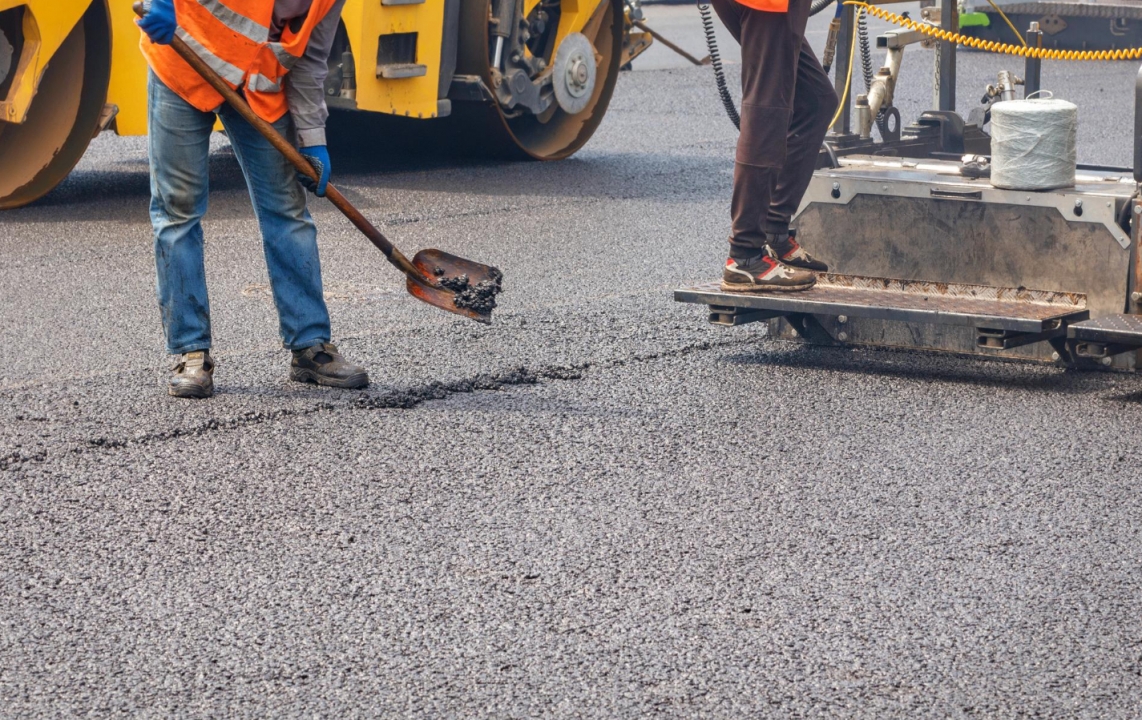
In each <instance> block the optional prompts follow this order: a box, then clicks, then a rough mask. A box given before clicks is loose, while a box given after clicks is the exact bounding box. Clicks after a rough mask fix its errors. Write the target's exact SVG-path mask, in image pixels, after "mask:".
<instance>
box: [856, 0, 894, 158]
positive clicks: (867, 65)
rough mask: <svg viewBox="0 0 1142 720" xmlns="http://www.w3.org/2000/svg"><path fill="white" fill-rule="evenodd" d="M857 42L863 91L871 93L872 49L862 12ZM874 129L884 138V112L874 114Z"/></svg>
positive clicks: (862, 12) (859, 17)
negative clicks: (862, 77)
mask: <svg viewBox="0 0 1142 720" xmlns="http://www.w3.org/2000/svg"><path fill="white" fill-rule="evenodd" d="M857 42H858V44H859V45H860V68H861V74H862V75H864V91H865V92H866V93H867V92H871V91H872V78H873V73H872V47H871V46H870V44H869V41H868V18H867V15H866V14H865V13H864V11H863V10H862V11H860V12H858V13H857ZM876 127H877V129H878V130H880V137H882V138H883V137H885V136H886V134H887V130H888V120H887V119H886V118H885V117H884V110H883V109H881V110H879V111H877V113H876Z"/></svg>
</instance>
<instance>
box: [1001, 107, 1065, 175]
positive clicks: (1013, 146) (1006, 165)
mask: <svg viewBox="0 0 1142 720" xmlns="http://www.w3.org/2000/svg"><path fill="white" fill-rule="evenodd" d="M1078 124H1079V109H1078V107H1077V106H1076V105H1075V104H1074V103H1069V102H1067V101H1066V100H1056V99H1055V98H1030V99H1025V100H1007V101H1006V102H999V103H996V104H995V105H993V106H992V107H991V184H992V185H994V186H995V187H998V188H1006V189H1009V190H1052V189H1054V188H1062V187H1071V186H1073V185H1074V184H1075V137H1076V135H1077V134H1078Z"/></svg>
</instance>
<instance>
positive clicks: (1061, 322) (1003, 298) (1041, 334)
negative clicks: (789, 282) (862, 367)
mask: <svg viewBox="0 0 1142 720" xmlns="http://www.w3.org/2000/svg"><path fill="white" fill-rule="evenodd" d="M674 299H675V300H676V301H678V302H688V303H698V304H703V305H708V306H710V322H712V323H715V324H719V325H742V324H745V323H748V322H756V321H759V320H768V319H772V318H777V317H784V318H787V319H790V318H793V319H794V320H795V322H791V323H790V324H791V325H792V326H793V327H794V328H795V329H797V331H798V332H799V333H801V334H802V335H805V336H806V337H807V338H809V339H812V340H820V339H822V338H821V334H820V333H821V331H822V330H823V328H821V327H820V325H819V323H815V322H812V318H813V316H830V317H842V316H844V317H852V318H870V319H877V320H890V321H899V322H906V323H922V324H940V325H959V326H967V327H973V328H976V330H977V344H978V346H979V347H980V348H986V349H1008V348H1013V347H1019V346H1020V345H1025V344H1029V343H1033V342H1039V341H1041V340H1051V339H1054V338H1063V337H1065V335H1066V331H1067V325H1068V324H1070V323H1072V322H1079V321H1082V320H1085V319H1087V318H1088V317H1089V316H1090V315H1089V311H1088V310H1087V307H1086V297H1085V296H1084V295H1081V294H1077V293H1064V292H1051V291H1043V290H1028V289H1026V288H996V287H990V286H986V285H961V284H951V283H934V282H921V281H913V280H894V279H889V278H869V277H860V276H854V275H835V274H826V275H822V276H821V277H820V278H819V280H818V283H817V285H816V286H815V287H813V288H811V289H809V290H805V291H801V292H777V293H757V294H750V293H729V292H724V291H723V290H722V289H721V287H720V283H717V282H714V283H707V284H704V285H699V286H697V287H692V288H683V289H680V290H676V291H675V292H674ZM810 326H814V327H812V328H811V327H810ZM830 337H831V334H830ZM832 339H834V340H841V341H843V340H845V338H844V337H839V336H838V337H835V338H832Z"/></svg>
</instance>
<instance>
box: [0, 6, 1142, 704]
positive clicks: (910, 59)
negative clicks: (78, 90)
mask: <svg viewBox="0 0 1142 720" xmlns="http://www.w3.org/2000/svg"><path fill="white" fill-rule="evenodd" d="M647 15H648V22H649V23H650V24H651V25H652V26H655V27H656V28H658V29H661V30H662V31H663V32H664V33H666V34H667V35H668V36H673V37H677V38H678V40H679V41H680V42H681V43H683V44H684V45H686V47H688V48H690V49H691V50H692V51H693V52H699V51H700V50H701V47H702V38H701V33H700V31H699V28H698V24H697V14H696V11H695V10H694V9H693V8H692V7H690V6H680V7H671V6H653V7H650V6H648V7H647ZM820 20H821V19H820V18H818V19H816V20H814V23H817V25H815V26H813V28H811V30H814V31H819V30H820V27H819V23H820ZM652 53H654V54H653V55H651V54H648V56H647V57H645V58H644V59H640V60H638V61H636V62H635V71H634V72H632V73H627V74H624V75H623V76H622V78H621V79H620V81H619V85H618V89H617V91H616V96H615V100H614V102H613V104H612V107H611V110H610V112H609V114H608V116H607V118H606V120H605V121H604V123H603V125H602V127H601V129H600V130H599V132H598V134H597V136H596V137H595V138H594V139H593V140H592V142H591V143H590V144H589V145H588V146H587V147H586V148H585V149H584V150H583V151H582V152H580V153H579V154H578V155H577V156H575V157H574V158H573V159H571V160H568V161H565V162H559V163H547V164H511V165H506V164H495V163H475V164H472V163H439V162H434V163H430V164H426V165H416V164H413V163H411V162H403V163H400V162H398V163H396V164H394V165H391V166H384V167H375V168H371V169H355V170H354V172H352V173H348V174H341V175H338V176H337V177H336V181H337V182H339V184H340V185H341V186H342V187H343V188H344V189H345V190H346V191H347V194H348V195H349V196H350V197H351V199H352V200H353V201H354V202H356V203H359V204H360V206H361V208H362V209H363V210H364V211H365V212H366V214H368V215H369V216H370V217H371V218H373V219H374V220H375V221H376V222H377V223H378V224H379V225H381V226H382V227H384V228H385V229H386V231H387V232H389V233H390V234H391V235H392V237H393V238H394V239H395V240H396V241H397V242H398V244H399V245H400V246H401V247H402V248H403V249H405V250H406V251H407V252H412V251H415V250H416V249H418V248H423V247H439V248H442V249H445V250H449V251H453V252H457V253H459V254H462V255H465V256H468V257H472V258H475V259H479V260H481V261H485V262H491V263H494V264H497V265H499V266H500V267H502V268H503V270H504V272H505V275H506V277H507V280H506V285H507V292H506V294H505V295H504V296H503V302H502V306H501V308H500V310H499V311H498V313H497V320H496V323H495V324H494V325H492V326H490V327H483V326H478V325H475V324H472V323H468V322H466V321H464V320H461V319H454V318H453V317H451V316H445V315H442V314H439V313H437V312H436V311H434V310H432V309H430V308H428V307H426V306H422V305H420V304H418V303H416V302H415V301H413V300H412V299H410V298H408V297H407V296H406V295H405V293H404V291H403V289H402V283H401V282H400V278H399V276H398V275H397V274H396V273H395V272H394V271H393V270H392V269H391V268H390V267H389V266H388V265H387V264H386V263H385V262H384V259H383V258H382V256H381V255H380V254H379V253H378V252H376V251H375V250H374V249H373V248H372V247H371V246H370V245H369V244H368V243H367V242H366V241H365V240H363V239H362V238H361V237H359V236H358V235H357V234H356V233H355V231H354V230H353V228H352V227H351V226H350V225H349V224H348V222H346V221H345V220H344V219H343V218H341V217H340V216H339V215H338V214H337V213H336V211H335V210H334V209H333V208H332V207H331V206H329V205H328V204H327V203H325V202H314V204H313V210H314V213H315V216H316V218H317V221H318V223H319V225H320V227H321V233H322V235H321V237H322V240H321V242H322V254H323V255H322V258H323V263H324V267H325V278H326V284H327V288H326V289H327V293H328V297H329V304H330V309H331V312H332V315H333V321H334V331H335V335H336V339H337V340H338V341H340V343H341V346H342V349H343V350H344V351H345V352H346V354H348V355H349V356H350V357H352V358H354V359H357V360H359V361H361V362H364V363H365V364H367V365H368V366H369V368H370V370H371V372H372V376H373V380H374V382H373V385H372V386H371V387H370V388H369V389H368V390H366V391H364V392H335V391H329V390H324V389H316V388H313V387H308V386H300V385H293V384H290V383H288V382H287V381H286V380H285V371H286V365H287V361H288V354H287V353H286V352H284V351H283V350H281V349H280V344H279V341H278V338H277V332H276V320H275V314H274V311H273V306H272V303H271V301H270V299H269V293H268V290H267V287H266V283H267V278H266V273H265V269H264V265H263V261H262V257H261V248H260V241H259V239H258V235H257V229H256V223H255V222H254V219H253V215H252V212H251V210H250V208H249V203H248V199H247V198H246V196H245V190H244V187H243V184H242V180H241V176H240V174H239V172H238V170H237V165H236V163H235V161H234V158H233V156H232V154H230V152H229V150H228V149H227V148H226V146H225V142H224V141H222V140H220V141H219V142H218V145H217V148H216V151H215V156H214V162H213V165H212V183H213V187H214V192H213V195H212V207H211V212H210V215H209V221H208V223H207V234H208V237H209V240H208V248H207V272H208V278H209V281H210V289H211V303H212V307H213V317H214V326H215V327H214V330H215V343H216V350H217V357H218V362H219V365H218V372H217V386H218V395H217V396H216V397H215V398H213V399H212V400H209V401H205V402H180V401H176V400H173V399H170V398H168V397H166V396H165V394H164V388H163V382H164V373H165V368H166V366H167V362H168V361H167V358H166V357H165V355H163V353H162V342H161V333H160V328H159V316H158V312H157V309H156V306H155V300H154V277H153V275H154V269H153V258H152V255H151V247H150V228H149V224H148V220H147V212H146V202H147V185H148V179H147V172H146V157H145V150H144V144H143V143H142V142H141V141H140V140H139V139H129V138H116V137H113V136H106V135H105V136H102V137H100V138H99V139H98V140H97V141H96V142H95V143H94V145H93V146H92V149H91V151H90V152H89V154H88V156H87V157H86V158H85V159H84V161H83V163H82V164H81V166H80V168H79V169H78V170H77V172H76V173H74V174H73V176H72V177H71V178H70V179H69V180H68V181H67V182H66V183H65V184H64V185H63V186H62V187H61V188H59V189H57V190H56V191H55V192H53V193H52V194H51V195H49V196H48V197H47V198H45V199H44V200H43V201H41V202H40V203H38V204H37V205H35V206H33V207H29V208H25V209H22V210H18V211H13V212H9V213H5V214H4V215H3V216H0V288H3V295H2V296H3V299H4V302H3V303H0V600H2V601H0V715H3V716H5V717H62V716H73V715H84V716H123V715H142V716H176V717H191V716H245V717H302V716H304V717H362V716H382V717H398V716H403V717H489V718H509V717H520V718H523V717H592V718H596V717H597V718H618V717H623V718H626V717H646V716H658V717H711V718H715V717H716V718H742V717H805V716H812V717H867V718H896V717H899V718H913V717H964V718H967V717H1014V716H1021V717H1022V716H1041V717H1091V718H1115V717H1121V718H1130V717H1137V715H1138V708H1139V707H1142V511H1140V509H1139V506H1140V503H1142V484H1140V483H1139V481H1138V479H1139V467H1140V465H1142V450H1140V448H1139V443H1138V442H1137V434H1138V428H1139V427H1140V424H1142V379H1139V378H1136V377H1133V376H1127V375H1117V374H1099V373H1073V372H1065V371H1062V370H1059V369H1056V368H1052V367H1041V366H1033V365H1022V364H1011V363H1002V362H986V361H979V360H967V359H961V358H954V357H943V356H935V355H928V354H920V353H899V352H889V351H878V350H865V349H829V348H811V347H804V346H800V345H797V344H792V343H786V342H781V341H776V340H772V339H769V338H767V337H765V334H764V332H763V330H761V329H759V328H758V327H757V326H747V327H744V328H737V329H724V328H713V327H710V326H708V325H707V324H705V321H704V316H703V313H702V312H701V310H700V309H699V308H696V307H692V306H683V305H678V304H675V303H673V302H672V301H671V290H672V289H673V288H675V287H677V286H680V285H683V284H692V283H695V282H699V281H705V280H708V279H711V278H712V277H714V276H716V274H717V273H718V272H719V269H720V265H721V262H722V261H723V259H724V252H725V245H724V242H725V240H724V236H725V234H726V232H727V226H728V221H727V207H728V203H729V193H730V178H731V172H732V164H731V159H732V155H733V146H734V141H735V132H734V130H733V127H732V126H731V125H730V124H729V122H728V121H727V120H726V119H725V118H724V116H723V115H722V110H721V107H720V105H719V103H718V99H717V95H716V93H715V91H714V87H713V81H712V78H711V73H710V70H709V68H693V67H687V66H685V62H684V61H679V59H676V58H672V57H671V56H670V55H669V54H665V55H664V54H663V52H662V48H657V49H655V50H653V51H652ZM727 55H730V53H727ZM930 67H931V54H930V53H929V52H928V51H923V50H918V49H909V50H908V51H907V52H906V58H905V71H904V76H903V78H902V82H901V87H900V90H899V91H898V92H899V94H898V104H899V105H900V107H901V109H902V113H903V115H904V117H905V119H906V120H909V119H911V118H913V117H915V114H916V113H917V112H919V111H920V110H922V109H924V108H925V107H926V106H927V105H928V102H927V100H928V93H929V92H930V90H929V87H928V83H929V76H928V72H929V69H930ZM1005 67H1006V68H1011V69H1016V68H1017V67H1018V61H1016V60H1013V59H1009V58H993V57H990V56H984V55H980V54H975V53H964V54H963V56H962V63H961V65H960V74H959V78H960V84H959V88H960V97H961V99H962V100H964V102H963V103H961V109H965V110H966V109H967V108H968V107H970V102H969V101H974V100H977V99H978V96H979V95H980V94H982V90H983V87H984V86H985V85H986V84H987V83H988V82H992V81H994V73H995V71H996V70H998V69H1000V68H1005ZM1136 70H1137V68H1136V67H1135V66H1133V65H1132V64H1130V63H1102V64H1087V65H1070V64H1068V65H1062V64H1057V65H1052V64H1048V66H1047V67H1046V68H1045V70H1044V83H1043V85H1044V87H1046V88H1049V89H1052V90H1054V91H1055V92H1056V95H1057V96H1059V97H1064V98H1067V99H1070V100H1072V101H1074V102H1076V103H1078V104H1079V106H1080V118H1081V124H1082V125H1081V130H1080V159H1081V160H1083V161H1087V162H1096V163H1102V164H1112V165H1127V164H1129V162H1130V157H1131V137H1130V132H1131V127H1132V107H1131V90H1132V87H1133V77H1134V75H1135V72H1136ZM729 71H730V73H731V75H732V76H733V77H734V78H736V66H734V65H731V66H730V68H729ZM335 173H336V169H335ZM886 222H891V218H886ZM805 241H806V243H807V244H810V245H811V239H810V238H806V239H805ZM1076 261H1079V260H1076Z"/></svg>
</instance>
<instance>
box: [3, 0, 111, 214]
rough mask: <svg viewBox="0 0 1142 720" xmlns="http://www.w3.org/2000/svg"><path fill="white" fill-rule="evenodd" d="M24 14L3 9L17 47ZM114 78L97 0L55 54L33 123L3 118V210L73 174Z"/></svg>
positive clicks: (35, 102) (105, 26) (7, 32)
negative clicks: (20, 122)
mask: <svg viewBox="0 0 1142 720" xmlns="http://www.w3.org/2000/svg"><path fill="white" fill-rule="evenodd" d="M22 12H23V9H22V8H17V9H16V10H15V11H12V10H9V11H5V12H3V13H0V32H3V33H4V34H5V36H6V38H7V39H8V42H9V43H11V44H12V45H14V46H17V47H18V46H19V45H21V44H22V42H23V41H22V37H20V35H19V33H20V28H21V26H22V16H21V15H20V13H22ZM17 57H18V54H17ZM13 62H15V60H13ZM110 76H111V37H110V24H109V21H108V16H107V8H106V6H105V4H104V2H102V1H100V0H97V1H96V2H94V3H92V5H91V7H90V8H89V9H88V11H87V13H86V14H85V15H84V16H83V19H82V20H80V21H79V22H78V23H77V24H76V26H75V28H74V29H73V30H72V31H71V34H70V35H68V37H67V39H66V40H65V41H64V43H63V45H62V46H61V47H60V49H59V50H58V51H56V54H55V55H54V56H53V57H52V59H51V62H50V63H49V64H48V68H47V70H46V71H45V72H44V75H43V78H42V79H41V81H40V87H39V89H38V91H37V93H36V96H35V98H34V99H33V100H32V107H31V110H30V111H29V113H28V119H27V121H26V122H24V123H22V124H19V125H17V124H15V123H6V122H0V209H7V208H15V207H20V206H21V205H27V204H28V203H30V202H32V201H34V200H37V199H39V198H40V197H42V196H43V195H45V194H46V193H48V192H49V191H50V190H51V189H52V188H54V187H55V186H56V185H58V184H59V183H60V182H62V181H63V179H64V178H65V177H67V174H68V173H70V172H71V170H72V168H74V167H75V164H76V163H78V162H79V159H80V158H81V157H83V153H84V151H85V150H86V149H87V146H88V144H90V142H91V139H92V137H93V136H94V135H95V131H96V129H97V128H98V127H99V118H100V115H101V113H102V111H103V106H104V105H105V104H106V102H107V85H108V82H109V80H110ZM8 84H10V81H8V82H5V83H4V85H5V86H7V85H8ZM0 90H4V91H5V94H6V87H0Z"/></svg>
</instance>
